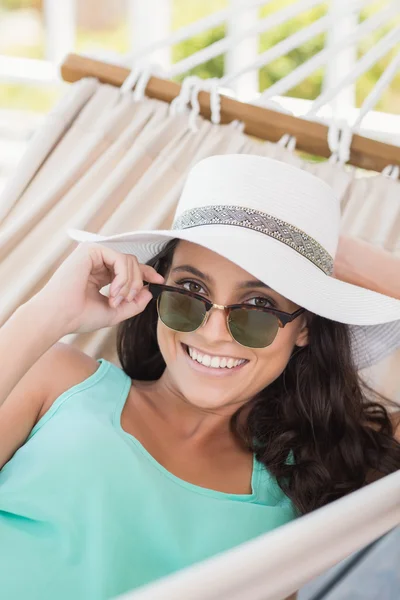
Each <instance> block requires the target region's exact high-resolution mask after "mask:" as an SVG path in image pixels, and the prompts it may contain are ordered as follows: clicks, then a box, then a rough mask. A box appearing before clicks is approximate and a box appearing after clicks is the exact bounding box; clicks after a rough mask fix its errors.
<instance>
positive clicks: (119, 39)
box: [0, 0, 400, 114]
mask: <svg viewBox="0 0 400 600" xmlns="http://www.w3.org/2000/svg"><path fill="white" fill-rule="evenodd" d="M60 1H63V0H60ZM78 1H79V0H78ZM111 1H112V0H110V2H111ZM143 1H144V0H143ZM297 1H298V0H273V1H272V2H268V3H266V5H264V6H263V7H262V8H261V9H260V11H259V16H260V18H261V19H262V18H265V17H268V15H270V14H273V13H274V12H276V10H277V9H278V8H279V9H282V8H284V7H285V6H288V5H292V4H295V3H296V2H297ZM41 4H42V0H0V7H1V9H3V8H5V9H16V8H27V7H31V8H32V7H34V8H37V7H40V5H41ZM328 4H329V3H328V2H325V3H322V4H321V5H318V6H316V7H314V8H313V9H310V10H308V11H305V12H303V13H301V14H299V15H298V16H296V17H295V18H292V19H291V20H289V21H287V22H285V23H283V24H281V25H279V26H277V27H274V28H273V29H270V30H269V31H267V32H265V33H264V34H262V35H260V41H259V52H260V53H262V52H265V51H266V50H268V49H269V48H271V47H273V46H275V45H276V44H278V43H279V42H281V41H282V40H284V39H287V38H288V37H289V36H291V35H293V34H294V33H295V32H296V31H298V30H299V29H302V28H303V27H306V26H307V25H309V24H310V23H312V22H314V21H315V20H317V19H319V18H321V17H323V16H324V15H325V14H326V12H327V9H328ZM382 4H386V0H379V2H376V3H373V4H372V5H370V6H369V7H368V8H367V9H364V10H363V11H362V13H361V16H360V20H361V21H362V20H364V19H366V18H368V17H370V16H371V15H372V14H373V13H374V12H376V11H377V10H381V9H382V8H383V6H382ZM227 5H228V0H173V5H172V28H173V30H176V29H179V28H180V27H183V26H185V25H188V24H189V23H192V22H194V21H197V20H198V19H201V18H203V17H205V16H207V15H209V14H211V13H212V12H216V11H219V10H221V9H224V8H226V7H227ZM398 24H400V15H399V16H398V17H396V18H395V19H392V21H391V22H388V23H387V24H386V25H385V26H384V27H381V28H380V29H378V30H377V31H374V32H373V33H372V34H370V35H368V36H365V37H364V38H363V39H362V40H361V42H360V44H359V57H361V56H363V55H364V54H365V53H366V52H367V51H368V50H370V49H371V48H372V47H373V46H374V45H375V44H376V43H377V42H378V41H379V39H381V38H382V36H384V35H385V34H386V33H387V32H388V31H389V30H390V29H392V28H393V27H394V26H395V25H398ZM224 35H225V27H224V26H219V27H215V28H213V29H210V30H208V31H206V32H204V33H202V34H200V35H197V36H195V37H192V38H191V39H189V40H185V41H183V42H181V43H179V44H176V45H175V46H174V47H173V49H172V61H173V62H174V63H175V62H177V61H180V60H182V59H184V58H186V57H187V56H190V55H191V54H193V53H194V52H196V51H198V50H200V49H202V48H205V47H207V46H209V45H210V44H213V43H214V42H216V41H218V40H220V39H221V38H223V37H224ZM324 43H325V36H324V35H323V34H321V35H318V36H315V37H314V38H312V39H311V40H309V41H308V42H306V43H304V44H302V45H301V46H299V47H298V48H295V49H294V50H292V51H290V52H289V53H287V54H286V55H285V56H282V57H280V58H278V59H276V60H274V61H272V62H270V63H269V64H267V65H265V66H264V67H263V68H261V69H260V70H259V82H260V91H263V90H265V89H267V88H268V87H269V86H271V85H272V84H274V83H275V82H276V81H279V80H280V79H281V78H282V77H285V76H286V75H288V74H289V73H290V72H292V71H293V69H295V68H296V67H298V66H299V65H301V64H303V63H304V62H306V61H307V60H309V59H310V58H311V57H312V56H314V55H315V54H317V53H318V52H320V51H321V50H322V49H323V47H324ZM43 48H44V43H43V42H42V43H41V44H40V45H38V46H35V47H33V46H23V47H22V46H21V47H18V48H16V47H12V48H7V49H6V50H5V53H6V54H11V55H14V56H29V57H31V58H42V57H43ZM75 49H76V51H78V52H85V51H94V50H96V49H102V50H111V51H113V52H120V53H126V52H128V51H129V30H128V26H127V24H126V22H124V23H121V26H120V27H118V28H116V29H114V30H107V31H86V30H82V29H80V30H79V31H78V32H77V41H76V47H75ZM394 53H395V50H393V51H391V52H389V53H388V54H387V55H386V56H385V57H383V58H382V59H380V60H379V61H377V63H376V64H375V65H374V66H373V67H372V68H371V69H370V70H369V71H368V72H367V73H365V74H364V75H362V76H361V77H360V78H359V80H358V82H357V84H356V103H357V106H360V105H361V104H362V102H363V100H364V99H365V98H366V96H367V95H368V93H369V92H370V91H371V89H372V88H373V86H374V85H375V83H376V82H377V80H378V79H379V77H380V76H381V74H382V73H383V71H384V69H385V68H386V66H387V65H388V64H389V62H390V61H391V60H392V58H393V57H394ZM324 71H325V68H324V67H321V68H319V69H317V70H316V71H315V72H314V73H312V74H311V75H310V76H309V77H308V78H307V79H305V80H304V81H302V82H301V83H300V84H298V85H297V86H295V87H293V88H292V89H291V90H289V91H288V92H287V94H288V95H289V96H294V97H299V98H306V99H314V98H316V97H317V96H318V95H319V94H320V92H321V88H322V82H323V77H324ZM223 73H224V55H223V54H222V55H220V56H217V57H215V58H213V59H211V60H209V61H207V62H206V63H204V64H201V65H199V66H198V67H195V68H194V69H192V70H190V71H188V72H187V73H185V74H184V75H182V76H179V77H177V78H176V79H177V80H178V81H182V80H183V79H184V77H185V76H187V75H189V74H194V75H198V76H200V77H202V78H208V77H222V76H223ZM58 95H59V92H57V91H56V90H54V88H43V87H40V88H39V87H34V86H28V85H0V106H5V107H7V108H10V107H13V106H15V107H20V108H23V107H25V108H26V109H28V110H32V109H33V110H43V111H47V110H48V109H49V108H50V107H51V106H52V103H54V102H55V101H56V98H57V97H58ZM377 108H378V110H383V111H388V112H393V113H398V114H399V113H400V74H398V75H397V76H396V77H395V78H394V79H393V81H392V83H391V85H390V87H389V88H388V89H387V91H386V92H385V93H384V94H383V96H382V98H381V100H380V101H379V103H378V105H377Z"/></svg>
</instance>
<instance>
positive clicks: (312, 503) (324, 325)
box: [117, 240, 400, 514]
mask: <svg viewBox="0 0 400 600" xmlns="http://www.w3.org/2000/svg"><path fill="white" fill-rule="evenodd" d="M177 244H178V240H173V241H171V242H169V243H168V244H167V246H166V247H165V249H164V250H163V251H162V252H160V253H159V254H158V255H157V256H156V257H155V258H154V259H152V260H151V261H149V263H148V264H150V265H151V266H153V267H154V268H155V269H156V270H157V271H158V272H159V273H161V274H162V275H166V274H167V271H168V269H169V266H170V265H171V262H172V257H173V253H174V250H175V248H176V246H177ZM307 318H308V326H309V343H308V345H307V346H305V347H304V348H298V347H296V348H295V349H294V351H293V353H292V356H291V358H290V360H289V363H288V365H287V366H286V368H285V370H284V372H283V373H282V375H281V376H280V377H278V378H277V379H276V380H275V381H274V382H273V383H272V384H271V385H269V386H268V387H267V388H265V389H263V390H261V391H260V392H259V393H258V394H257V396H256V397H254V398H253V399H251V400H250V401H249V402H248V403H247V404H246V405H244V406H243V407H241V408H240V409H239V410H238V411H237V412H236V413H235V415H233V417H232V420H231V426H232V430H233V431H234V432H235V434H236V435H237V436H238V438H239V439H240V441H241V442H242V443H244V444H245V445H246V447H247V448H248V449H249V450H251V451H253V452H255V453H256V456H257V459H258V460H259V461H260V462H262V463H263V464H264V465H265V466H266V467H267V469H268V470H269V471H270V472H271V473H272V475H274V476H275V477H276V479H277V482H278V483H279V485H280V487H281V488H282V490H283V491H284V492H285V493H286V494H287V495H288V496H289V497H290V498H291V500H292V501H293V503H294V505H295V507H296V508H297V510H298V512H299V514H305V513H308V512H310V511H312V510H314V509H316V508H319V507H321V506H324V505H325V504H328V503H329V502H331V501H333V500H336V499H338V498H340V497H341V496H344V495H345V494H348V493H350V492H352V491H354V490H356V489H358V488H360V487H362V486H364V485H365V484H367V483H369V482H370V481H371V480H372V479H374V478H376V477H377V476H382V475H387V474H389V473H392V472H394V471H396V470H397V469H399V468H400V443H399V442H397V441H396V440H395V438H394V435H393V425H392V423H391V420H390V417H389V415H388V412H387V410H386V408H385V406H384V404H383V403H384V401H385V400H384V399H383V398H382V397H381V396H380V395H379V394H377V393H375V392H373V390H371V389H370V388H369V387H368V386H367V385H365V384H364V383H363V382H362V381H361V379H360V377H359V375H358V373H357V371H356V369H355V366H354V364H353V361H352V355H351V349H350V339H349V329H348V326H347V325H343V324H342V323H337V322H334V321H330V320H328V319H325V318H323V317H320V316H317V315H311V314H308V315H307ZM156 328H157V310H156V305H155V301H153V300H151V301H150V303H149V305H148V306H147V308H146V310H145V311H144V312H143V313H141V314H139V315H138V316H136V317H133V318H132V319H128V320H127V321H124V322H123V323H122V324H121V325H120V327H119V330H118V335H117V349H118V356H119V360H120V363H121V366H122V368H123V370H124V371H125V372H126V373H127V374H128V375H129V377H131V378H132V379H137V380H141V381H146V380H147V381H154V380H157V379H159V378H160V377H161V375H162V373H163V371H164V369H165V362H164V359H163V357H162V355H161V353H160V349H159V347H158V342H157V333H156ZM386 402H389V401H386ZM243 415H245V418H243Z"/></svg>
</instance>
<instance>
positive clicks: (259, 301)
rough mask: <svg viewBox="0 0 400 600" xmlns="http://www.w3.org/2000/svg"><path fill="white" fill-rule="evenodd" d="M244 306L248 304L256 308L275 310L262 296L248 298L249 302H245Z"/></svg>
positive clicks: (269, 301)
mask: <svg viewBox="0 0 400 600" xmlns="http://www.w3.org/2000/svg"><path fill="white" fill-rule="evenodd" d="M246 304H250V305H251V306H257V307H258V308H275V307H274V304H273V303H272V302H271V300H269V299H268V298H264V297H262V296H257V297H256V298H250V299H249V300H246Z"/></svg>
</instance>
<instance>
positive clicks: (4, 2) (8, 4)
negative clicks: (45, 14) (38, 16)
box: [0, 0, 43, 10]
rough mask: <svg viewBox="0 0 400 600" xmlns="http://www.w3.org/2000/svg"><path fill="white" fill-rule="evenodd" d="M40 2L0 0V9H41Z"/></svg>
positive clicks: (35, 0) (32, 0) (36, 0)
mask: <svg viewBox="0 0 400 600" xmlns="http://www.w3.org/2000/svg"><path fill="white" fill-rule="evenodd" d="M42 4H43V2H42V0H0V8H5V9H6V10H19V9H21V8H41V7H42Z"/></svg>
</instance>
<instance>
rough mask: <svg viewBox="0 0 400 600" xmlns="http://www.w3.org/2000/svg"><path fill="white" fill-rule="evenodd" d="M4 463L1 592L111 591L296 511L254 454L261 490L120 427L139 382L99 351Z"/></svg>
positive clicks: (40, 599) (89, 595)
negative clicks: (166, 462) (200, 470)
mask: <svg viewBox="0 0 400 600" xmlns="http://www.w3.org/2000/svg"><path fill="white" fill-rule="evenodd" d="M99 363H100V365H99V368H98V369H97V371H96V372H95V373H94V374H93V375H92V376H91V377H89V378H88V379H86V380H85V381H84V382H82V383H80V384H78V385H76V386H74V387H72V388H71V389H69V390H68V391H66V392H65V393H64V394H62V395H61V396H60V397H59V398H58V399H57V400H56V401H55V402H54V404H53V405H52V407H51V408H50V410H49V411H48V412H47V413H46V414H45V415H44V416H43V417H42V419H41V420H40V421H39V422H38V423H37V425H36V426H35V427H34V428H33V430H32V432H31V434H30V436H29V437H28V439H27V441H26V443H25V444H24V445H23V446H22V447H21V448H20V449H19V450H18V451H17V452H16V453H15V454H14V456H13V457H12V458H11V460H10V461H9V462H8V463H7V464H6V465H4V467H3V468H2V469H1V471H0V597H1V599H2V600H26V599H27V598H29V599H30V600H50V599H51V600H54V599H56V598H57V600H72V599H73V600H103V599H104V600H105V599H109V598H113V597H115V596H117V595H118V594H121V593H123V592H127V591H128V590H131V589H134V588H136V587H138V586H141V585H143V584H145V583H149V582H151V581H154V580H155V579H157V578H159V577H162V576H164V575H167V574H169V573H172V572H173V571H176V570H178V569H181V568H183V567H186V566H188V565H191V564H192V563H195V562H197V561H200V560H203V559H206V558H208V557H210V556H212V555H215V554H216V553H218V552H222V551H224V550H227V549H228V548H232V547H233V546H236V545H237V544H240V543H242V542H245V541H247V540H250V539H252V538H254V537H256V536H258V535H260V534H262V533H265V532H268V531H270V530H272V529H274V528H275V527H278V526H279V525H283V524H284V523H287V522H288V521H290V520H292V519H293V518H295V516H296V513H295V510H294V508H293V505H292V503H291V502H290V501H289V499H288V498H287V497H286V496H285V495H284V494H283V492H282V491H281V489H280V488H279V487H278V485H277V483H276V481H275V480H274V479H273V478H272V477H271V476H270V474H269V473H268V471H267V470H266V469H265V468H264V467H263V465H262V464H261V463H258V462H257V461H256V460H254V467H253V475H252V493H251V494H226V493H223V492H217V491H213V490H210V489H206V488H202V487H200V486H196V485H193V484H191V483H188V482H186V481H183V480H182V479H179V478H178V477H176V476H174V475H173V474H172V473H170V472H169V471H167V470H166V469H165V468H164V467H163V466H161V465H160V463H158V462H157V461H156V460H155V459H154V458H153V457H152V456H151V455H150V454H149V453H148V452H147V451H146V450H145V448H144V447H143V446H142V444H140V443H139V441H138V440H136V439H135V438H134V437H133V436H132V435H130V434H128V433H127V432H125V431H124V430H123V429H122V427H121V421H120V417H121V412H122V409H123V406H124V404H125V401H126V398H127V396H128V392H129V390H130V387H131V379H130V378H129V377H128V376H127V375H126V374H125V373H124V372H123V371H122V370H121V369H119V368H118V367H116V366H115V365H113V364H111V363H110V362H108V361H106V360H104V359H100V361H99Z"/></svg>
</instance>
